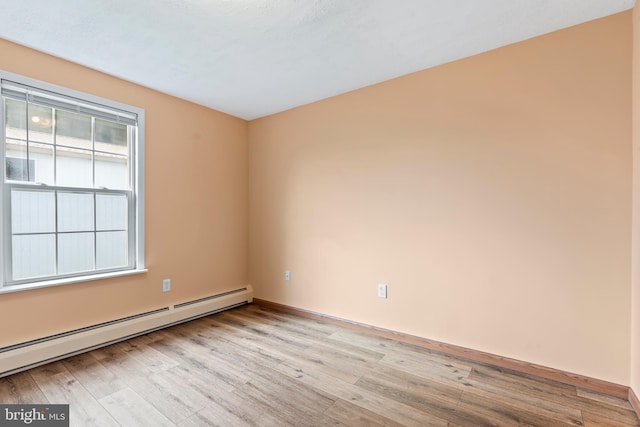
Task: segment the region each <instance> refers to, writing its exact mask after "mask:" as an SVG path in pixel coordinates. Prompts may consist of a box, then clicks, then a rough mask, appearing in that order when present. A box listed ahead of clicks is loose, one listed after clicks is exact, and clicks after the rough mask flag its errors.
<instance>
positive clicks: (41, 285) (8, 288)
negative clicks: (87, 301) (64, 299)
mask: <svg viewBox="0 0 640 427" xmlns="http://www.w3.org/2000/svg"><path fill="white" fill-rule="evenodd" d="M147 271H148V270H147V269H146V268H141V269H136V270H125V271H113V272H110V273H98V274H91V275H87V276H77V277H67V278H64V279H55V280H47V281H43V282H35V283H23V284H21V285H9V286H4V287H2V288H0V294H8V293H10V292H18V291H27V290H31V289H39V288H48V287H51V286H60V285H68V284H70V283H79V282H92V281H94V280H100V279H110V278H112V277H121V276H131V275H133V274H142V273H146V272H147Z"/></svg>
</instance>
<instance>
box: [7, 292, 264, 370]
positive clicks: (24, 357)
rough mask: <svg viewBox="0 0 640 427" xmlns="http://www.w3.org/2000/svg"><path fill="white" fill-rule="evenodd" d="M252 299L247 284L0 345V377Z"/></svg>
mask: <svg viewBox="0 0 640 427" xmlns="http://www.w3.org/2000/svg"><path fill="white" fill-rule="evenodd" d="M252 301H253V289H252V288H251V286H250V285H247V286H246V287H243V288H239V289H234V290H231V291H228V292H223V293H220V294H216V295H211V296H207V297H205V298H199V299H196V300H193V301H187V302H183V303H180V304H175V305H171V306H168V307H163V308H160V309H158V310H153V311H150V312H146V313H141V314H137V315H134V316H129V317H126V318H123V319H117V320H113V321H110V322H105V323H100V324H98V325H93V326H88V327H85V328H81V329H76V330H74V331H69V332H65V333H62V334H57V335H53V336H49V337H44V338H40V339H37V340H33V341H28V342H25V343H21V344H16V345H11V346H8V347H2V348H0V378H1V377H5V376H8V375H11V374H15V373H18V372H20V371H24V370H27V369H31V368H34V367H36V366H40V365H44V364H46V363H49V362H53V361H56V360H60V359H64V358H66V357H70V356H73V355H76V354H80V353H84V352H86V351H90V350H93V349H96V348H100V347H104V346H107V345H110V344H114V343H116V342H119V341H124V340H126V339H129V338H133V337H136V336H139V335H143V334H146V333H149V332H152V331H156V330H159V329H163V328H166V327H169V326H173V325H176V324H179V323H183V322H187V321H189V320H193V319H197V318H199V317H204V316H208V315H210V314H214V313H217V312H220V311H223V310H227V309H230V308H234V307H238V306H241V305H244V304H247V303H250V302H252Z"/></svg>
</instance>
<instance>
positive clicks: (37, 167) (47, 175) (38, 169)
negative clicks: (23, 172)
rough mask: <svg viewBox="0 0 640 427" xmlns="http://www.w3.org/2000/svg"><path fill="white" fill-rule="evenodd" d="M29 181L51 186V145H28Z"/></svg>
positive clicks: (31, 143)
mask: <svg viewBox="0 0 640 427" xmlns="http://www.w3.org/2000/svg"><path fill="white" fill-rule="evenodd" d="M29 181H35V182H41V183H43V184H47V185H53V145H47V144H36V143H34V142H30V143H29Z"/></svg>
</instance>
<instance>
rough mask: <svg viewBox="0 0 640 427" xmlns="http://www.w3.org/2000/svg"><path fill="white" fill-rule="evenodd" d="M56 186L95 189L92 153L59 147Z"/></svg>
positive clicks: (57, 150) (57, 149) (57, 151)
mask: <svg viewBox="0 0 640 427" xmlns="http://www.w3.org/2000/svg"><path fill="white" fill-rule="evenodd" d="M56 184H57V185H60V186H66V187H93V165H92V154H91V151H85V150H78V149H74V148H66V147H57V148H56Z"/></svg>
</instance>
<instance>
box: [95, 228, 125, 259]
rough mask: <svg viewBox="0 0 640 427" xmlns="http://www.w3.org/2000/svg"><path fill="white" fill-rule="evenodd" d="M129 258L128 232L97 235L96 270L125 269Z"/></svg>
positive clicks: (100, 233)
mask: <svg viewBox="0 0 640 427" xmlns="http://www.w3.org/2000/svg"><path fill="white" fill-rule="evenodd" d="M127 258H128V255H127V232H126V231H106V232H99V233H96V268H114V267H125V266H127V264H128V260H127Z"/></svg>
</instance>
